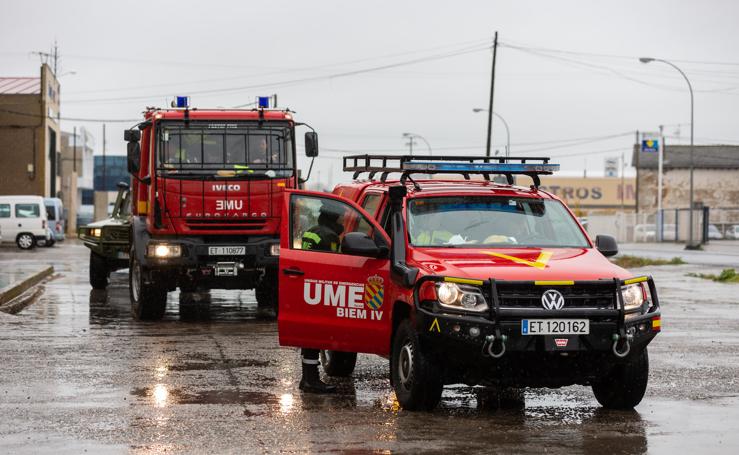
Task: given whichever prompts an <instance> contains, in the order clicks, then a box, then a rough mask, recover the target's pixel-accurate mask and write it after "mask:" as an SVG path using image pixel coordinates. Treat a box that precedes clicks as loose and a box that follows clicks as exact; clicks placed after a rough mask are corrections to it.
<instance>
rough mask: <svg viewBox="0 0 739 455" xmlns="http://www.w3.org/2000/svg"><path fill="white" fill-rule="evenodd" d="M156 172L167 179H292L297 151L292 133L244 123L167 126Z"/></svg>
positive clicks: (161, 143)
mask: <svg viewBox="0 0 739 455" xmlns="http://www.w3.org/2000/svg"><path fill="white" fill-rule="evenodd" d="M158 139H159V140H158V144H159V150H158V153H157V171H158V173H159V174H160V175H167V176H168V177H186V176H211V177H216V178H217V177H260V176H261V177H265V176H267V177H290V176H292V175H293V145H292V135H291V133H290V129H289V128H287V127H282V126H280V127H266V126H264V127H262V128H258V127H257V126H256V125H254V124H243V123H233V124H232V123H205V122H190V124H189V125H188V126H185V124H184V123H179V122H178V123H174V122H170V123H165V124H163V126H162V127H161V128H160V129H159V138H158Z"/></svg>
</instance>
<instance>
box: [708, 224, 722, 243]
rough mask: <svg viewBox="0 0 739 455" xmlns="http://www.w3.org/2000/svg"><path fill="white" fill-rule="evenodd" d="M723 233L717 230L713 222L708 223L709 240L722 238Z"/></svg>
mask: <svg viewBox="0 0 739 455" xmlns="http://www.w3.org/2000/svg"><path fill="white" fill-rule="evenodd" d="M723 238H724V235H723V234H722V233H721V231H719V230H718V228H717V227H716V225H715V224H709V225H708V239H709V240H722V239H723Z"/></svg>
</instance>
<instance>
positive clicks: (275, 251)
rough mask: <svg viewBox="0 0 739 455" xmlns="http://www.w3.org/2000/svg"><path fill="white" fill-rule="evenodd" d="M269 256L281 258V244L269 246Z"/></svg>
mask: <svg viewBox="0 0 739 455" xmlns="http://www.w3.org/2000/svg"><path fill="white" fill-rule="evenodd" d="M269 254H270V256H279V255H280V244H279V243H273V244H272V245H270V246H269Z"/></svg>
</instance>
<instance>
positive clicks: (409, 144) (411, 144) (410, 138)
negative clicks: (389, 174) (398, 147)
mask: <svg viewBox="0 0 739 455" xmlns="http://www.w3.org/2000/svg"><path fill="white" fill-rule="evenodd" d="M413 141H414V139H413V136H408V142H407V143H406V144H405V145H407V146H408V149H409V150H410V155H411V156H413Z"/></svg>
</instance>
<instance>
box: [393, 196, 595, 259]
mask: <svg viewBox="0 0 739 455" xmlns="http://www.w3.org/2000/svg"><path fill="white" fill-rule="evenodd" d="M408 234H409V236H410V242H411V244H412V245H414V246H418V247H461V248H464V247H467V246H469V245H478V246H508V247H544V246H546V247H578V248H587V247H589V244H588V241H587V239H586V238H585V235H584V234H583V233H582V231H581V230H580V228H579V226H578V225H577V223H576V222H575V220H574V219H573V218H572V216H571V215H570V213H569V212H568V211H567V209H565V207H564V206H563V205H562V203H561V202H559V201H555V200H544V199H534V198H516V197H493V196H459V197H427V198H414V199H411V200H409V202H408Z"/></svg>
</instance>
